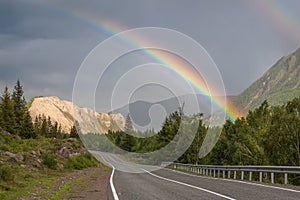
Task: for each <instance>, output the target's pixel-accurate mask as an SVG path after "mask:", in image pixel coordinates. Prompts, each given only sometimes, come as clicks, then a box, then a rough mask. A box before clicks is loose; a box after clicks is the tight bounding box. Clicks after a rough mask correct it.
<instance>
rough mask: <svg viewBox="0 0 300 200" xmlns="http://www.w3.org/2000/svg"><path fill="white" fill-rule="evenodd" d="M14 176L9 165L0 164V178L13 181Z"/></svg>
mask: <svg viewBox="0 0 300 200" xmlns="http://www.w3.org/2000/svg"><path fill="white" fill-rule="evenodd" d="M14 178H15V177H14V173H13V171H12V169H11V168H10V167H8V166H4V165H0V180H3V181H13V180H14Z"/></svg>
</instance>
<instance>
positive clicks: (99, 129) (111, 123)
mask: <svg viewBox="0 0 300 200" xmlns="http://www.w3.org/2000/svg"><path fill="white" fill-rule="evenodd" d="M74 110H76V111H77V112H76V113H75V112H74ZM29 111H30V115H31V118H32V120H33V121H34V120H35V118H36V117H38V116H39V115H41V116H42V115H44V116H46V117H50V118H51V121H52V122H58V123H59V124H60V125H61V128H62V131H63V132H65V133H69V132H70V129H71V127H72V126H73V125H74V119H76V120H77V121H78V122H79V124H80V129H81V133H91V132H92V133H95V132H96V133H107V131H108V130H109V129H112V130H119V129H122V128H123V127H124V126H125V118H124V116H123V115H122V114H120V113H116V114H107V113H98V112H95V111H93V110H91V109H88V108H80V107H79V106H77V105H75V104H73V103H72V102H70V101H65V100H61V99H59V98H58V97H55V96H52V97H36V98H34V99H33V100H31V103H30V108H29ZM75 114H76V116H75ZM95 116H96V118H95ZM95 119H96V121H95Z"/></svg>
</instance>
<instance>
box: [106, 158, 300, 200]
mask: <svg viewBox="0 0 300 200" xmlns="http://www.w3.org/2000/svg"><path fill="white" fill-rule="evenodd" d="M101 157H102V158H103V161H104V162H106V163H107V164H108V165H110V166H112V167H113V168H114V169H115V170H113V174H112V176H111V185H110V186H111V189H112V193H111V195H110V196H109V199H120V200H135V199H142V200H147V199H149V200H153V199H172V200H183V199H251V200H252V199H260V200H262V199H272V200H273V199H274V200H276V199H278V200H282V199H287V200H292V199H294V200H299V199H300V188H293V189H290V188H287V187H284V186H282V187H281V186H280V187H279V186H272V185H264V184H258V183H252V182H242V181H237V180H231V179H219V178H210V177H203V176H196V175H190V174H186V173H182V172H178V171H173V170H169V169H159V168H158V167H149V166H142V165H133V164H131V163H127V162H124V161H123V160H122V159H120V158H118V157H117V156H115V155H111V154H101ZM132 172H134V173H132Z"/></svg>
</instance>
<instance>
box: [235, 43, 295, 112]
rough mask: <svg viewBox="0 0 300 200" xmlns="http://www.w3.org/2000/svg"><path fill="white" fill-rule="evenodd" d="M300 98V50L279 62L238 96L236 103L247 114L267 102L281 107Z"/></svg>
mask: <svg viewBox="0 0 300 200" xmlns="http://www.w3.org/2000/svg"><path fill="white" fill-rule="evenodd" d="M298 96H300V48H298V49H297V50H296V51H294V52H293V53H291V54H290V55H288V56H285V57H282V58H281V59H280V60H278V61H277V62H276V63H275V64H274V65H273V66H272V67H271V68H270V69H269V70H268V71H267V72H265V73H264V74H263V76H262V77H261V78H259V79H258V80H257V81H255V82H254V83H253V84H252V85H251V86H250V87H248V88H247V89H246V90H245V91H243V92H242V93H241V94H240V95H238V96H237V97H236V98H235V99H234V102H235V104H236V105H238V106H239V107H240V108H241V109H242V110H243V111H245V112H247V111H248V110H252V109H254V108H256V107H258V106H259V105H260V104H261V103H262V102H263V101H265V100H267V101H268V102H269V104H270V105H281V104H283V103H286V102H287V101H290V100H292V99H293V98H295V97H298Z"/></svg>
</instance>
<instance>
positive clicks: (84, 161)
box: [66, 154, 97, 170]
mask: <svg viewBox="0 0 300 200" xmlns="http://www.w3.org/2000/svg"><path fill="white" fill-rule="evenodd" d="M96 165H97V160H96V159H95V158H94V157H93V156H92V155H90V154H84V155H78V156H73V157H70V158H69V159H68V161H67V163H66V167H67V168H69V169H78V170H80V169H84V168H87V167H93V166H96Z"/></svg>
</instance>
